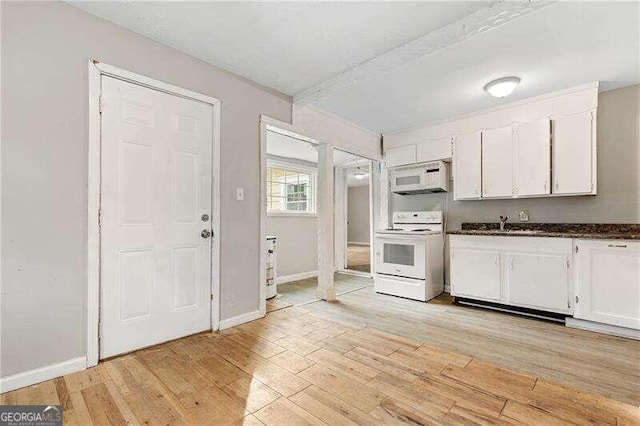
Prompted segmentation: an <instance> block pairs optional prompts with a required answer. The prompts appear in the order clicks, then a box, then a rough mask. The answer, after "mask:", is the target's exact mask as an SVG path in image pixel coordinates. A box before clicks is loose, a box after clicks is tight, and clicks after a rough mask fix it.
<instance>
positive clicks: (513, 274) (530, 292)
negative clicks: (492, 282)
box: [505, 253, 571, 313]
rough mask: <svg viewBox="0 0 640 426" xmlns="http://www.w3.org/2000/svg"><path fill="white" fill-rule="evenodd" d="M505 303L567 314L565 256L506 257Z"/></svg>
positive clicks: (567, 294) (526, 254)
mask: <svg viewBox="0 0 640 426" xmlns="http://www.w3.org/2000/svg"><path fill="white" fill-rule="evenodd" d="M506 261H507V274H506V278H507V279H506V295H505V296H506V297H505V299H506V300H505V302H506V303H507V304H510V305H518V306H523V307H527V308H532V309H539V310H543V311H553V312H559V313H567V312H569V311H570V303H569V284H570V277H571V274H570V269H569V266H570V262H569V256H568V255H557V254H540V253H509V254H507V255H506Z"/></svg>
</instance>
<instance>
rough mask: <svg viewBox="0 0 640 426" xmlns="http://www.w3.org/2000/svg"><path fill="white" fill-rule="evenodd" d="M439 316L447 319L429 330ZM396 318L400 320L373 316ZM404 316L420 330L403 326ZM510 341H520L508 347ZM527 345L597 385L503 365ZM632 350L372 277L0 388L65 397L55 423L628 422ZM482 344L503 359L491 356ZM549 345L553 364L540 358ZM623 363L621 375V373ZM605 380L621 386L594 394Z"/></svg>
mask: <svg viewBox="0 0 640 426" xmlns="http://www.w3.org/2000/svg"><path fill="white" fill-rule="evenodd" d="M496 315H499V317H500V318H501V321H498V318H499V317H497V316H496ZM327 317H331V320H328V319H327ZM369 321H372V322H373V323H375V325H376V327H373V326H372V325H373V324H368V322H369ZM446 321H450V322H452V323H453V324H454V325H450V326H448V327H445V329H443V330H434V327H435V328H439V327H442V326H443V324H442V323H443V322H446ZM394 323H395V325H394V326H393V327H395V328H398V329H402V330H404V331H402V332H394V333H390V332H387V331H384V330H381V328H385V327H387V328H388V327H391V325H392V324H394ZM379 326H382V327H379ZM467 329H468V331H465V330H467ZM483 329H484V332H480V331H479V330H483ZM407 330H410V332H411V333H414V332H421V333H423V335H425V336H427V338H412V337H406V336H407V334H409V332H407ZM518 334H522V336H521V337H520V338H519V339H516V337H515V336H516V335H518ZM490 336H493V337H491V339H492V340H486V339H489V338H490ZM447 339H448V340H450V342H452V345H453V346H456V347H458V348H463V349H464V348H468V347H475V346H478V345H486V344H487V342H489V341H491V342H493V343H496V342H498V341H500V340H504V341H505V342H506V343H505V344H495V345H494V346H489V347H485V348H477V351H478V354H479V356H474V355H469V354H466V353H465V351H464V350H455V351H452V350H448V349H445V348H444V347H445V346H446V344H443V343H446V341H447ZM425 340H426V341H427V342H425ZM467 340H468V341H469V342H468V343H465V344H462V343H461V342H464V341H467ZM563 340H566V341H565V342H564V343H561V341H563ZM516 341H520V342H521V343H522V342H525V343H522V344H523V345H524V346H523V347H519V348H518V349H517V350H515V351H514V345H515V342H516ZM568 347H573V351H572V352H573V356H568V353H569V351H568V350H567V349H566V348H568ZM531 348H535V350H534V351H535V353H536V354H537V356H542V355H541V354H544V353H547V354H548V356H549V357H550V358H544V357H543V358H540V359H538V361H537V362H536V363H535V364H536V366H537V367H538V368H541V370H540V371H541V372H545V373H547V374H549V372H553V374H555V371H556V370H558V369H560V370H562V369H563V368H565V367H562V366H563V365H565V364H568V365H573V367H574V368H576V369H578V370H579V371H577V372H576V376H580V375H582V376H584V378H585V379H586V378H590V379H591V380H593V381H594V382H603V383H602V385H603V387H602V389H603V390H604V391H605V392H600V394H598V393H588V392H585V391H584V388H583V387H577V388H576V387H570V386H569V387H567V386H563V385H562V384H561V383H558V381H557V380H550V379H547V378H545V377H544V375H542V374H532V373H527V372H525V371H524V370H523V369H522V368H518V367H514V368H503V367H502V366H504V364H505V363H506V361H508V360H509V359H511V358H514V359H519V358H524V359H523V360H520V361H519V363H521V364H522V365H524V364H526V361H525V360H529V359H530V357H529V356H528V355H527V351H530V350H532V349H531ZM637 352H638V343H637V342H633V341H629V340H624V339H616V338H611V337H607V336H601V335H595V334H593V333H588V332H582V331H577V330H570V329H566V328H565V327H562V326H556V325H554V324H550V323H544V322H540V321H533V320H527V319H523V318H517V317H512V316H507V315H503V314H495V313H492V312H487V311H479V310H476V309H471V308H462V307H458V306H454V305H451V304H450V301H449V299H447V298H441V299H438V300H436V301H435V302H433V303H429V304H419V303H418V302H411V301H408V300H405V299H397V298H393V297H390V296H382V295H376V294H375V293H373V292H372V290H371V288H370V287H368V288H366V289H363V290H357V291H354V292H351V293H347V294H344V295H343V296H342V297H341V298H340V301H339V302H338V303H327V302H314V303H310V304H306V305H304V306H303V307H291V308H285V309H281V310H278V311H275V312H271V313H269V314H268V315H267V316H266V317H265V318H263V319H260V320H257V321H253V322H250V323H247V324H243V325H240V326H237V327H234V328H231V329H228V330H224V331H222V332H215V333H211V332H208V333H202V334H198V335H195V336H190V337H186V338H183V339H180V340H176V341H173V342H169V343H166V344H163V345H159V346H155V347H153V348H149V349H145V350H141V351H138V352H135V353H132V354H128V355H125V356H122V357H118V358H114V359H111V360H107V361H105V362H102V363H100V364H99V365H98V367H96V368H92V369H89V370H86V371H83V372H79V373H75V374H71V375H67V376H64V377H62V378H58V379H55V380H51V381H48V382H44V383H41V384H39V385H36V386H31V387H28V388H23V389H20V390H17V391H13V392H9V393H5V394H2V396H1V397H0V402H1V403H2V404H62V405H63V407H64V420H65V425H75V424H79V425H88V424H127V423H129V424H144V423H149V424H160V423H162V424H214V425H217V424H220V425H228V424H261V423H264V424H267V425H270V424H273V425H278V424H279V425H289V424H330V425H334V424H413V425H416V424H462V423H465V424H493V423H502V424H507V423H508V424H517V423H520V424H522V423H524V424H545V425H546V424H567V423H574V424H576V423H577V424H581V423H598V424H612V425H614V424H629V425H631V424H640V409H639V408H638V407H636V406H633V405H628V404H625V403H623V402H620V401H619V400H628V402H631V403H633V404H636V405H637V402H638V401H639V400H640V398H639V395H638V380H636V379H634V377H637V376H635V375H637V370H638V366H639V365H638V362H637V361H638V358H637V357H638V353H637ZM500 353H501V354H502V355H501V356H498V355H497V354H500ZM492 356H493V357H495V359H498V360H499V362H487V360H486V358H487V357H492ZM549 359H552V360H553V364H554V365H546V366H545V365H544V363H545V362H548V361H549ZM596 359H599V361H600V366H601V370H600V371H595V370H594V367H593V365H592V364H593V363H594V361H595V360H596ZM521 364H519V365H521ZM620 369H622V370H620ZM619 370H620V371H619ZM624 370H626V371H627V373H628V375H629V376H630V377H629V378H627V379H624V380H623V378H622V375H621V373H622V371H624ZM619 380H622V382H619ZM565 382H566V380H565ZM634 383H635V385H634ZM614 390H615V391H616V392H617V395H618V398H611V397H606V396H603V394H606V393H607V392H613V391H614ZM616 399H618V400H616Z"/></svg>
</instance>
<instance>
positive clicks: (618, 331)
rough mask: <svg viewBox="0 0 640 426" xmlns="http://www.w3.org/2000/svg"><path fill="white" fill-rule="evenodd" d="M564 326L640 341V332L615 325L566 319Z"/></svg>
mask: <svg viewBox="0 0 640 426" xmlns="http://www.w3.org/2000/svg"><path fill="white" fill-rule="evenodd" d="M566 326H567V327H571V328H579V329H580V330H587V331H594V332H596V333H603V334H610V335H612V336H618V337H626V338H627V339H634V340H640V330H634V329H633V328H626V327H618V326H616V325H609V324H602V323H599V322H593V321H586V320H581V319H577V318H571V317H567V319H566Z"/></svg>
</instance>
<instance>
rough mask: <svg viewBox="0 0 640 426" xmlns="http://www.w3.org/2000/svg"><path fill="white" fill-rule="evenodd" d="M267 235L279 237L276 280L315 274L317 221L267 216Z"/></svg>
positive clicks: (300, 217)
mask: <svg viewBox="0 0 640 426" xmlns="http://www.w3.org/2000/svg"><path fill="white" fill-rule="evenodd" d="M267 235H274V236H276V237H277V238H278V241H277V244H278V245H277V252H278V258H277V262H278V271H277V274H278V278H281V277H286V276H287V275H297V274H303V273H317V271H318V218H317V217H315V216H307V217H303V216H294V217H283V216H268V217H267Z"/></svg>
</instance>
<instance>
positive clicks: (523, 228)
mask: <svg viewBox="0 0 640 426" xmlns="http://www.w3.org/2000/svg"><path fill="white" fill-rule="evenodd" d="M447 234H451V235H496V236H501V237H547V238H581V239H594V240H596V239H598V240H640V224H636V223H507V224H506V226H505V231H501V230H500V224H499V223H467V222H465V223H463V224H462V229H460V230H456V231H447Z"/></svg>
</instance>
